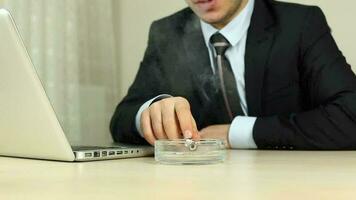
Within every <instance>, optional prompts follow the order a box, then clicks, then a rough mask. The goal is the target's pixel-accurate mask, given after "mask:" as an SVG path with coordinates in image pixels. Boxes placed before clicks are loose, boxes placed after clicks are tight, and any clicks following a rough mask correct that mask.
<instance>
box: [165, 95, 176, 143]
mask: <svg viewBox="0 0 356 200" xmlns="http://www.w3.org/2000/svg"><path fill="white" fill-rule="evenodd" d="M162 121H163V128H164V132H165V133H166V135H167V137H168V138H169V139H171V140H172V139H179V138H180V137H179V136H180V129H179V128H178V123H177V120H176V114H175V111H174V103H171V102H169V101H163V102H162Z"/></svg>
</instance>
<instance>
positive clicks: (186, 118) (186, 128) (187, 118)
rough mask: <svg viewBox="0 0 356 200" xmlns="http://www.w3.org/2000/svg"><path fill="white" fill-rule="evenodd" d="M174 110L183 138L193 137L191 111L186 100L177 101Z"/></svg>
mask: <svg viewBox="0 0 356 200" xmlns="http://www.w3.org/2000/svg"><path fill="white" fill-rule="evenodd" d="M175 112H176V115H177V118H178V121H179V126H180V129H181V130H182V132H183V135H184V137H185V138H192V137H193V134H194V133H193V132H194V130H193V124H192V113H191V112H190V106H189V103H188V102H187V100H185V99H184V100H182V101H178V102H177V103H176V104H175Z"/></svg>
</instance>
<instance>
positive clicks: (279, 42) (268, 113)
mask: <svg viewBox="0 0 356 200" xmlns="http://www.w3.org/2000/svg"><path fill="white" fill-rule="evenodd" d="M212 75H213V71H212V68H211V66H210V61H209V54H208V49H207V47H206V45H205V43H204V39H203V35H202V31H201V27H200V23H199V18H198V17H197V16H196V15H195V14H194V13H193V12H192V11H191V10H190V9H189V8H187V9H184V10H182V11H180V12H178V13H176V14H174V15H171V16H169V17H166V18H164V19H161V20H158V21H156V22H154V23H153V24H152V25H151V29H150V35H149V42H148V47H147V49H146V53H145V56H144V59H143V61H142V63H141V65H140V68H139V71H138V74H137V76H136V79H135V81H134V83H133V85H132V86H131V87H130V89H129V91H128V94H127V96H126V97H125V98H124V99H123V100H122V102H121V103H120V104H119V105H118V107H117V109H116V111H115V114H114V116H113V118H112V121H111V132H112V135H113V138H114V139H115V140H117V141H120V142H130V143H145V141H144V139H143V138H142V137H141V136H139V134H138V133H137V130H136V127H135V115H136V113H137V111H138V109H139V108H140V106H141V105H142V104H143V103H145V102H146V101H147V100H149V99H151V98H153V97H155V96H157V95H159V94H170V95H172V96H182V97H185V98H186V99H187V100H188V101H189V102H190V104H191V109H192V114H193V116H194V118H195V120H196V122H197V125H198V128H204V127H206V126H208V125H215V124H224V123H227V122H228V117H227V116H226V113H224V112H222V110H224V105H223V103H222V100H221V97H220V96H219V95H216V94H217V92H216V90H215V88H216V87H215V85H214V84H213V83H212V81H211V77H212ZM245 90H246V91H245V92H246V100H247V106H248V110H249V113H248V115H249V116H256V117H257V120H256V122H255V125H254V128H253V138H254V140H255V142H256V144H257V146H258V148H260V149H356V78H355V75H354V73H353V72H352V70H351V67H350V66H349V65H348V64H347V62H346V60H345V58H344V57H343V55H342V53H341V52H340V51H339V49H338V47H337V45H336V43H335V41H334V39H333V37H332V35H331V33H330V29H329V27H328V25H327V22H326V19H325V16H324V15H323V13H322V11H321V10H320V9H319V8H318V7H313V6H303V5H297V4H290V3H282V2H276V1H270V0H256V2H255V8H254V11H253V16H252V19H251V24H250V27H249V30H248V36H247V43H246V54H245Z"/></svg>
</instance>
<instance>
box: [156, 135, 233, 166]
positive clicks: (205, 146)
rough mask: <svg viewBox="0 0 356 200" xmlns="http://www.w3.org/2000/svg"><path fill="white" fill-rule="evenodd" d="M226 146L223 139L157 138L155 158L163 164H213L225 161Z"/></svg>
mask: <svg viewBox="0 0 356 200" xmlns="http://www.w3.org/2000/svg"><path fill="white" fill-rule="evenodd" d="M225 157H226V146H225V142H224V141H223V140H216V139H206V140H191V139H179V140H157V141H156V142H155V160H156V161H158V162H159V163H162V164H213V163H219V162H224V160H225Z"/></svg>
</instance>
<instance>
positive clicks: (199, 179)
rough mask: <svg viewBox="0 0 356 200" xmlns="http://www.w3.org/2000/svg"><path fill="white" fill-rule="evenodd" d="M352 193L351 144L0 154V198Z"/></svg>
mask: <svg viewBox="0 0 356 200" xmlns="http://www.w3.org/2000/svg"><path fill="white" fill-rule="evenodd" d="M355 198H356V151H355V152H298V151H291V152H289V151H229V155H228V159H227V161H226V162H225V163H223V164H216V165H201V166H192V165H186V166H169V165H160V164H157V163H156V162H155V161H154V159H153V158H152V157H149V158H135V159H126V160H113V161H100V162H87V163H63V162H52V161H39V160H27V159H14V158H5V157H0V199H1V200H12V199H21V200H22V199H25V200H27V199H31V200H32V199H34V200H41V199H46V200H52V199H75V200H79V199H86V200H92V199H100V200H104V199H105V200H106V199H115V200H120V199H125V200H126V199H145V200H149V199H169V200H174V199H193V200H195V199H223V200H225V199H234V200H238V199H288V200H289V199H298V200H300V199H303V200H304V199H313V200H314V199H332V200H336V199H337V200H338V199H355Z"/></svg>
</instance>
